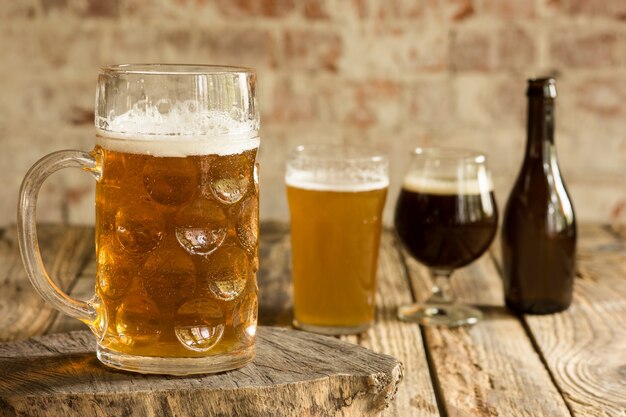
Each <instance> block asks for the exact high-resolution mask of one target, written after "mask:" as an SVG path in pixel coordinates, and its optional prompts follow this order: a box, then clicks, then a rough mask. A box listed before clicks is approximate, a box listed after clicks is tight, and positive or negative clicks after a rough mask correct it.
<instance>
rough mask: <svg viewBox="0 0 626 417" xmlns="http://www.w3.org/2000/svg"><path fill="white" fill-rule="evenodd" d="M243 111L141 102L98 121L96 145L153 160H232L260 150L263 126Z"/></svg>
mask: <svg viewBox="0 0 626 417" xmlns="http://www.w3.org/2000/svg"><path fill="white" fill-rule="evenodd" d="M241 119H242V117H241V114H240V112H239V111H238V110H233V112H231V113H227V112H224V111H218V110H198V109H197V108H196V103H195V102H194V101H192V100H188V101H183V102H175V103H171V102H170V101H169V100H160V101H159V102H157V103H155V104H151V103H146V102H145V101H144V102H138V103H136V104H135V105H134V106H133V108H132V109H130V110H129V111H127V112H126V113H123V114H120V115H110V116H109V117H96V130H97V132H98V139H97V143H98V144H99V145H100V146H102V147H104V148H106V149H111V150H115V151H120V152H128V153H138V154H147V155H154V156H177V157H184V156H190V155H208V154H216V155H232V154H238V153H241V152H244V151H246V150H250V149H255V148H257V147H258V146H259V137H258V128H259V126H258V121H257V120H243V121H242V120H241Z"/></svg>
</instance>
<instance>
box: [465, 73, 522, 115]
mask: <svg viewBox="0 0 626 417" xmlns="http://www.w3.org/2000/svg"><path fill="white" fill-rule="evenodd" d="M525 87H526V85H525V82H524V79H523V78H522V77H519V76H514V75H490V74H480V75H463V76H461V75H459V76H457V77H456V79H455V90H456V100H457V105H456V111H457V114H458V118H459V121H462V122H464V123H467V124H468V125H470V126H483V127H488V126H495V125H498V126H509V127H514V126H522V124H523V121H524V116H525V109H526V97H525V94H524V93H525Z"/></svg>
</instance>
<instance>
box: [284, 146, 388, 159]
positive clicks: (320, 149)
mask: <svg viewBox="0 0 626 417" xmlns="http://www.w3.org/2000/svg"><path fill="white" fill-rule="evenodd" d="M289 159H290V160H294V159H299V160H303V159H306V160H311V161H355V162H387V155H385V153H384V152H383V151H381V150H380V149H378V148H376V147H373V146H357V145H346V144H315V145H298V146H296V147H295V148H293V149H292V150H291V151H290V152H289Z"/></svg>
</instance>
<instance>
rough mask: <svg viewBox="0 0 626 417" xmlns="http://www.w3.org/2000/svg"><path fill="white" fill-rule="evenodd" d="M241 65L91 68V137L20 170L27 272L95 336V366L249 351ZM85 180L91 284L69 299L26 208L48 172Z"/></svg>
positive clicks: (232, 364) (251, 268) (246, 89)
mask: <svg viewBox="0 0 626 417" xmlns="http://www.w3.org/2000/svg"><path fill="white" fill-rule="evenodd" d="M255 91H256V75H255V72H254V71H253V70H250V69H246V68H233V67H217V66H186V65H118V66H111V67H106V68H104V69H102V71H101V73H100V76H99V79H98V89H97V91H96V115H95V116H96V117H95V126H96V133H97V135H96V145H95V148H94V150H93V151H92V152H91V153H87V152H81V151H60V152H56V153H53V154H50V155H48V156H46V157H44V158H43V159H41V160H40V161H39V162H37V163H36V164H35V165H34V166H33V167H32V168H31V170H30V171H29V172H28V174H27V175H26V178H25V179H24V183H23V185H22V190H21V195H20V206H19V214H18V227H19V242H20V249H21V252H22V257H23V260H24V264H25V266H26V270H27V272H28V276H29V278H30V280H31V282H32V283H33V285H34V286H35V288H36V289H37V290H38V292H39V293H40V294H41V296H42V297H43V298H44V299H45V300H46V301H48V302H49V303H51V304H52V305H53V306H54V307H56V308H58V309H59V310H61V311H62V312H64V313H66V314H68V315H70V316H72V317H75V318H77V319H79V320H81V321H83V322H85V323H86V324H87V325H89V327H90V328H91V329H92V331H93V332H94V333H95V335H96V338H97V342H98V346H97V355H98V358H99V359H100V361H101V362H103V363H104V364H106V365H109V366H112V367H116V368H120V369H124V370H129V371H135V372H142V373H164V374H179V375H182V374H192V373H212V372H220V371H225V370H228V369H234V368H238V367H241V366H243V365H244V364H246V363H248V362H249V361H251V360H252V359H253V357H254V353H255V332H256V322H257V284H256V271H257V269H258V254H257V252H258V244H257V238H258V231H259V227H258V198H259V194H258V191H259V188H258V178H257V170H256V165H255V160H256V154H257V149H258V146H259V137H258V127H259V116H258V110H257V103H256V98H255ZM65 167H78V168H82V169H83V170H85V171H87V172H89V173H91V175H92V176H93V177H94V178H95V180H96V260H97V272H96V289H95V295H94V297H93V298H92V299H91V300H89V301H80V300H75V299H73V298H70V297H69V296H68V295H67V294H65V293H63V292H62V291H61V290H60V289H59V288H58V287H57V286H55V285H54V284H53V282H52V281H51V279H50V277H49V276H48V274H47V272H46V270H45V268H44V266H43V265H42V262H41V256H40V254H39V248H38V244H37V235H36V229H35V206H36V202H37V193H38V191H39V187H40V186H41V183H42V182H43V181H44V180H45V179H46V178H47V177H48V176H49V175H50V174H52V173H53V172H55V171H57V170H59V169H61V168H65Z"/></svg>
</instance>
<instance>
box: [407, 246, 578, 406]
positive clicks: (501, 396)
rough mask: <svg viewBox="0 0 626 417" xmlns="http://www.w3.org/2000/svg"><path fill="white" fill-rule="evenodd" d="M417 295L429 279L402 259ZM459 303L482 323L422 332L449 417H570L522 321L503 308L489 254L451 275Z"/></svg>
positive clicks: (410, 261)
mask: <svg viewBox="0 0 626 417" xmlns="http://www.w3.org/2000/svg"><path fill="white" fill-rule="evenodd" d="M405 260H406V262H407V265H408V268H409V271H410V275H411V283H412V285H413V288H414V291H415V294H416V297H417V299H418V300H419V301H423V300H425V299H426V298H427V297H428V296H429V292H430V285H431V284H430V277H429V274H428V271H427V270H426V268H425V267H423V266H421V265H420V264H418V263H417V262H416V261H415V260H413V259H411V258H410V257H409V256H408V255H405ZM451 286H452V291H453V293H454V294H455V295H456V297H457V299H458V300H459V302H463V303H468V304H473V305H478V306H479V307H480V308H481V310H482V311H483V313H484V315H485V319H484V321H482V322H481V323H479V324H477V325H475V326H473V327H469V328H457V329H447V328H441V327H439V328H438V327H427V328H424V336H425V340H426V346H427V349H428V351H429V356H430V358H431V361H432V363H431V366H432V367H433V368H434V369H435V371H436V379H437V382H438V389H439V393H440V397H441V400H442V402H443V405H444V407H445V410H446V412H447V415H449V416H516V417H517V416H520V417H521V416H528V417H531V416H532V417H534V416H569V415H570V413H569V411H568V409H567V407H566V404H565V402H564V401H563V398H562V397H561V395H560V393H559V391H558V390H557V388H556V387H555V386H554V384H553V382H552V381H551V379H550V375H549V373H548V372H547V370H546V368H545V366H544V365H543V363H542V361H541V358H540V356H539V355H538V354H537V353H536V351H535V350H534V348H533V345H532V343H531V341H530V340H529V339H528V337H527V335H526V332H525V330H524V327H523V325H522V323H521V322H520V321H519V319H518V318H517V317H515V316H514V315H513V314H511V312H509V311H507V310H506V309H505V308H504V307H503V295H502V283H501V280H500V275H499V273H498V271H497V270H496V268H495V265H494V263H493V261H492V260H491V258H490V257H489V256H485V257H482V258H481V259H480V260H478V261H477V262H475V263H474V264H472V265H471V266H469V267H467V268H463V269H460V270H458V271H456V272H455V274H454V275H453V277H452V285H451Z"/></svg>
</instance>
